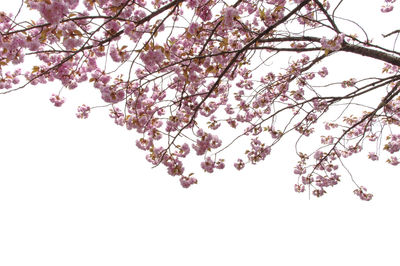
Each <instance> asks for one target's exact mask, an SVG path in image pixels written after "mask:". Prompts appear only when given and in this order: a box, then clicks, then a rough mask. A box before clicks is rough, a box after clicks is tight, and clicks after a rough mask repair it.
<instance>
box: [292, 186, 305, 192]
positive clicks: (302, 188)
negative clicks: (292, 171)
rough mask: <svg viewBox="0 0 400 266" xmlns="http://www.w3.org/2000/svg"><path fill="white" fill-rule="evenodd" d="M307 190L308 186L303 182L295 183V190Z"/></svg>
mask: <svg viewBox="0 0 400 266" xmlns="http://www.w3.org/2000/svg"><path fill="white" fill-rule="evenodd" d="M305 190H306V187H305V186H304V185H303V184H295V185H294V191H295V192H298V193H301V192H304V191H305Z"/></svg>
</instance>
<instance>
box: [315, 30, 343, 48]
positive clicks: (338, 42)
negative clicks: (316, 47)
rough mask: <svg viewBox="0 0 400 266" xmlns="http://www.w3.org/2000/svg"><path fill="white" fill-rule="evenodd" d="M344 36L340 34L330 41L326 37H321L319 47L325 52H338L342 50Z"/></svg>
mask: <svg viewBox="0 0 400 266" xmlns="http://www.w3.org/2000/svg"><path fill="white" fill-rule="evenodd" d="M344 36H345V35H344V34H343V33H340V34H338V35H337V36H336V37H335V38H333V39H331V40H328V39H326V37H322V38H321V40H320V42H321V47H322V48H323V49H325V50H326V51H338V50H340V49H341V48H342V43H343V40H344Z"/></svg>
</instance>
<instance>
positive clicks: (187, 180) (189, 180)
mask: <svg viewBox="0 0 400 266" xmlns="http://www.w3.org/2000/svg"><path fill="white" fill-rule="evenodd" d="M179 181H180V182H181V185H182V187H184V188H188V187H190V186H191V185H193V184H197V179H196V178H194V177H186V176H182V177H181V178H180V179H179Z"/></svg>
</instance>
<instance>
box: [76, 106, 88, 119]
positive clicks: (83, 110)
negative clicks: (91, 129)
mask: <svg viewBox="0 0 400 266" xmlns="http://www.w3.org/2000/svg"><path fill="white" fill-rule="evenodd" d="M89 113H90V107H89V106H86V105H85V104H83V105H81V106H79V107H78V112H77V113H76V117H77V118H80V119H86V118H88V117H89Z"/></svg>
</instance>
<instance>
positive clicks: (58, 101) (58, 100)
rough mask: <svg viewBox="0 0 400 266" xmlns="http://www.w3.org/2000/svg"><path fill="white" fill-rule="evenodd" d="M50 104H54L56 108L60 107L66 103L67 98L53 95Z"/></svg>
mask: <svg viewBox="0 0 400 266" xmlns="http://www.w3.org/2000/svg"><path fill="white" fill-rule="evenodd" d="M50 102H52V103H53V104H54V106H57V107H60V106H61V105H63V103H64V102H65V98H64V97H60V96H58V95H55V94H54V93H53V94H52V95H51V97H50Z"/></svg>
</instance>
